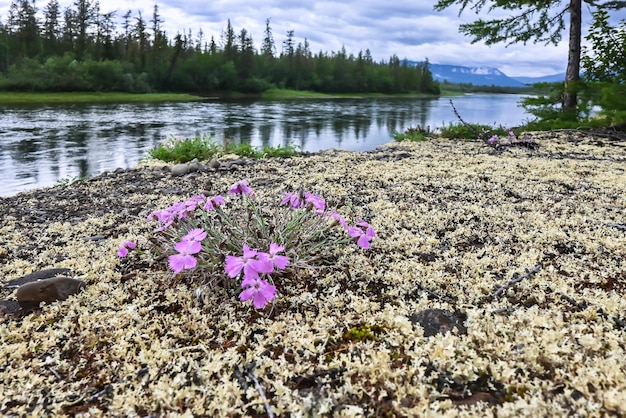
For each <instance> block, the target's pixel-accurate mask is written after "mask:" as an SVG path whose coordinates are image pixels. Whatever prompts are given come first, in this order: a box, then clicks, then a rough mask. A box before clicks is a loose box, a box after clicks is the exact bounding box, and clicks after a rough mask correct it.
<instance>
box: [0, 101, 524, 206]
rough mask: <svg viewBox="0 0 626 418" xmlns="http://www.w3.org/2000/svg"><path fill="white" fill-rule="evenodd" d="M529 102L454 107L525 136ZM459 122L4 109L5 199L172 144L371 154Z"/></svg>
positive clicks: (444, 118)
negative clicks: (398, 137) (199, 141)
mask: <svg viewBox="0 0 626 418" xmlns="http://www.w3.org/2000/svg"><path fill="white" fill-rule="evenodd" d="M520 98H521V96H519V95H479V94H475V95H466V96H460V97H454V98H453V101H454V105H455V107H456V108H457V110H458V111H459V113H460V114H461V116H462V117H463V119H464V120H465V121H467V122H472V123H481V124H489V125H503V126H516V125H519V124H521V123H523V122H524V121H525V120H526V119H528V118H529V115H527V114H525V113H524V110H523V109H522V108H520V107H518V105H517V104H518V102H519V100H520ZM455 122H458V119H457V118H456V116H455V115H454V112H453V111H452V107H451V106H450V103H449V98H437V99H408V98H380V99H372V98H368V99H323V100H317V99H306V100H288V101H279V100H274V101H263V100H257V101H249V100H248V101H204V102H186V103H156V104H155V103H149V104H148V103H140V104H136V103H133V104H80V105H78V104H69V105H68V104H62V105H61V104H59V105H57V104H55V105H19V106H17V105H11V106H5V105H0V179H2V181H1V182H0V196H10V195H13V194H16V193H18V192H20V191H24V190H28V189H33V188H39V187H46V186H52V185H55V184H57V183H58V182H59V181H64V180H70V179H76V178H80V177H85V176H91V175H96V174H99V173H102V172H103V171H110V170H114V169H115V168H118V167H123V168H126V167H132V166H134V165H136V164H137V163H138V162H139V160H140V159H141V158H143V157H145V156H146V155H147V152H148V150H150V149H151V148H153V147H155V146H156V145H158V144H159V143H160V142H163V141H165V140H167V139H168V138H170V137H172V136H175V137H177V138H192V137H194V136H198V135H209V136H212V137H213V138H214V139H215V141H216V142H219V143H221V142H222V141H224V139H227V140H229V141H233V142H239V141H241V142H246V143H250V144H252V145H254V146H259V145H271V146H278V145H281V146H285V145H288V144H293V145H296V146H297V147H299V149H301V150H302V151H319V150H323V149H329V148H340V149H346V150H352V151H367V150H372V149H374V148H376V147H378V146H380V145H382V144H385V143H387V142H391V141H393V133H394V132H403V131H404V130H406V129H407V128H409V127H415V126H418V125H421V126H430V127H431V128H438V127H441V126H445V125H448V124H449V123H455Z"/></svg>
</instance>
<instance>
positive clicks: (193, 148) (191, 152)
mask: <svg viewBox="0 0 626 418" xmlns="http://www.w3.org/2000/svg"><path fill="white" fill-rule="evenodd" d="M148 154H149V155H150V157H152V158H154V159H157V160H161V161H165V162H167V163H169V162H177V163H186V162H189V161H191V160H193V159H195V158H197V159H198V160H199V161H206V160H210V159H213V158H217V157H219V156H221V155H224V154H236V155H239V156H241V157H249V158H268V157H291V156H294V155H299V154H300V152H299V151H298V150H297V149H296V147H295V146H291V145H288V146H286V147H281V146H278V147H270V146H263V147H254V146H252V145H250V144H233V143H229V144H226V145H220V144H216V143H215V142H214V141H213V139H212V138H211V137H208V136H200V137H195V138H190V139H189V138H185V139H177V138H174V137H172V138H170V140H169V141H167V142H166V143H165V144H159V145H158V146H157V147H156V148H153V149H151V150H150V151H148Z"/></svg>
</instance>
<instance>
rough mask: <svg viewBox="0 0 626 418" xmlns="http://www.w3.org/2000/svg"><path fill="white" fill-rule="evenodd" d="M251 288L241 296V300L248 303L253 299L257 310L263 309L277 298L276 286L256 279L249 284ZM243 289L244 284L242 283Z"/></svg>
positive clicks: (245, 290)
mask: <svg viewBox="0 0 626 418" xmlns="http://www.w3.org/2000/svg"><path fill="white" fill-rule="evenodd" d="M248 284H249V287H248V288H246V289H244V290H243V291H242V292H241V293H240V294H239V300H241V301H242V302H243V301H246V300H249V299H252V304H253V305H254V307H255V308H257V309H261V308H263V307H264V306H265V305H266V304H267V302H269V301H271V300H274V298H275V297H276V286H272V285H271V284H269V283H268V282H266V281H265V280H262V279H259V278H257V279H254V280H251V281H249V282H248ZM242 287H243V283H242Z"/></svg>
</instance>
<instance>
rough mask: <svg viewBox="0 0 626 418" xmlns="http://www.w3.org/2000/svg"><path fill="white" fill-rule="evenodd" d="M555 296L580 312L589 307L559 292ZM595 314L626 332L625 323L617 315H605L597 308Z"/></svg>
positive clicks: (583, 302)
mask: <svg viewBox="0 0 626 418" xmlns="http://www.w3.org/2000/svg"><path fill="white" fill-rule="evenodd" d="M557 294H558V295H559V296H560V297H561V299H563V300H564V301H566V302H567V303H569V304H570V305H572V306H574V307H575V308H577V309H578V310H580V311H584V310H585V309H587V308H589V307H591V306H590V305H589V304H588V303H587V302H585V301H582V302H578V301H576V300H575V299H574V298H572V297H570V296H567V295H566V294H564V293H561V292H558V293H557ZM596 312H598V315H600V316H601V317H602V318H603V319H611V320H613V322H615V325H617V327H618V328H621V329H623V330H626V321H624V320H622V319H620V318H619V317H618V316H617V315H610V314H607V313H606V312H604V309H602V308H597V309H596Z"/></svg>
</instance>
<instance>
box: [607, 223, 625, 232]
mask: <svg viewBox="0 0 626 418" xmlns="http://www.w3.org/2000/svg"><path fill="white" fill-rule="evenodd" d="M605 225H606V226H610V227H613V228H617V229H620V230H622V231H626V225H623V224H617V223H606V224H605Z"/></svg>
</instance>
